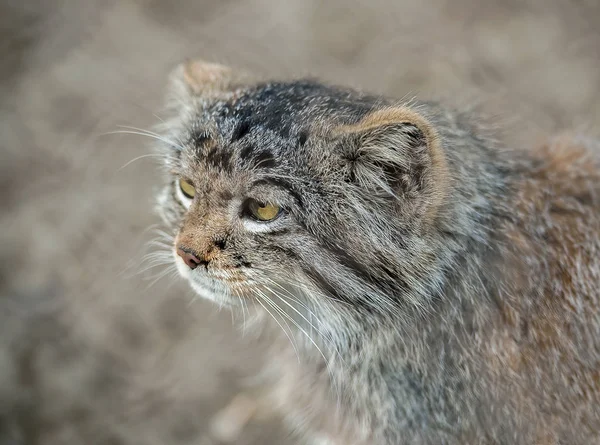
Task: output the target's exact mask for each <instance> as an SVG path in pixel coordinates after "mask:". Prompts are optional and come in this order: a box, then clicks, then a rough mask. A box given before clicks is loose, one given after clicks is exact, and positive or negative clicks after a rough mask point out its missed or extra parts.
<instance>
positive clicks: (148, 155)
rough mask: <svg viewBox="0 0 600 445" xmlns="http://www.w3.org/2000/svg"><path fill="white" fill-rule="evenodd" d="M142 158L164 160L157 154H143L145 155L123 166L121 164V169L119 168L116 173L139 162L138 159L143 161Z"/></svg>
mask: <svg viewBox="0 0 600 445" xmlns="http://www.w3.org/2000/svg"><path fill="white" fill-rule="evenodd" d="M144 158H164V155H159V154H154V153H149V154H145V155H141V156H137V157H135V158H133V159H132V160H130V161H128V162H126V163H125V164H123V165H122V166H121V167H119V169H118V170H117V171H118V172H120V171H121V170H123V169H124V168H127V167H129V166H130V165H131V164H133V163H134V162H135V161H139V160H140V159H144Z"/></svg>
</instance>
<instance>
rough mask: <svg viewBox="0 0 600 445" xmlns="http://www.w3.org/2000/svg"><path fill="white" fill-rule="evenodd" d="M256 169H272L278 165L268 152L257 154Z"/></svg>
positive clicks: (255, 157) (255, 156)
mask: <svg viewBox="0 0 600 445" xmlns="http://www.w3.org/2000/svg"><path fill="white" fill-rule="evenodd" d="M253 161H254V167H255V168H272V167H275V166H276V165H277V161H275V158H274V157H273V155H272V154H271V152H270V151H268V150H263V151H260V152H258V153H256V154H255V155H254V157H253Z"/></svg>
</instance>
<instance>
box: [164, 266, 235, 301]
mask: <svg viewBox="0 0 600 445" xmlns="http://www.w3.org/2000/svg"><path fill="white" fill-rule="evenodd" d="M175 263H176V264H177V270H178V271H179V274H180V275H181V276H182V277H183V278H184V279H185V280H186V281H188V282H189V283H190V285H191V287H192V289H193V290H194V291H195V292H196V294H198V295H199V296H200V297H202V298H204V299H206V300H210V301H213V302H215V303H217V304H218V305H219V306H235V305H236V300H235V299H234V298H231V297H230V296H229V295H228V290H227V288H226V287H225V286H224V285H223V284H221V283H219V282H218V281H216V280H214V279H211V278H208V277H201V276H200V275H199V274H198V273H195V272H193V271H190V269H189V268H188V267H187V266H186V265H185V264H184V263H183V261H181V260H180V259H176V261H175Z"/></svg>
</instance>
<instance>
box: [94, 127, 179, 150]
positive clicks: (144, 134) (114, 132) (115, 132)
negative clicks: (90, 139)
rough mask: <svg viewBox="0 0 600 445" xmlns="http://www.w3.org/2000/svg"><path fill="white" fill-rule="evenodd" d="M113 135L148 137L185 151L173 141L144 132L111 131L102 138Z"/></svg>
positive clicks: (103, 134)
mask: <svg viewBox="0 0 600 445" xmlns="http://www.w3.org/2000/svg"><path fill="white" fill-rule="evenodd" d="M111 134H136V135H138V136H146V137H149V138H151V139H156V140H157V141H160V142H164V143H165V144H167V145H170V146H172V147H175V148H178V149H179V150H183V149H184V148H183V147H181V146H180V145H179V144H176V143H175V142H173V141H170V140H168V139H165V138H164V137H162V136H157V135H154V134H150V133H144V132H142V131H130V130H117V131H109V132H107V133H102V134H101V136H108V135H111Z"/></svg>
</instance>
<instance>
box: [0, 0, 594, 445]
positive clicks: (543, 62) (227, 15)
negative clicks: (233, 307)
mask: <svg viewBox="0 0 600 445" xmlns="http://www.w3.org/2000/svg"><path fill="white" fill-rule="evenodd" d="M186 57H202V58H204V59H209V60H214V61H217V62H221V63H225V64H232V65H235V66H240V67H244V68H246V69H250V70H254V71H256V72H258V73H260V74H266V75H272V76H274V77H279V76H285V77H290V76H299V75H308V74H310V75H317V76H320V77H322V78H323V79H325V80H327V81H331V82H334V83H340V84H348V85H351V86H356V87H360V88H364V89H368V90H371V91H374V92H382V93H386V94H390V95H395V96H398V97H402V96H405V95H408V96H413V95H417V96H419V97H421V98H430V99H441V100H445V101H448V102H450V103H452V104H454V105H457V106H469V107H476V108H477V109H479V110H480V111H481V112H482V113H484V114H485V115H486V116H487V117H486V119H487V121H488V122H489V123H491V125H493V126H495V127H497V128H498V131H499V132H500V133H501V134H502V137H503V138H504V140H505V141H506V143H508V144H512V145H522V146H525V145H532V144H537V143H539V142H540V141H542V140H543V139H544V138H546V137H548V136H550V135H554V134H557V133H560V132H563V131H571V130H573V131H583V132H586V133H588V134H590V135H592V136H598V135H599V134H600V133H599V130H600V2H598V1H597V0H589V1H585V0H580V1H569V0H562V1H560V0H539V1H533V0H528V1H525V0H504V1H481V0H370V1H367V0H365V1H356V0H328V1H325V0H322V1H318V0H285V1H284V0H180V1H167V0H137V1H135V0H119V1H117V0H104V1H100V0H98V1H92V0H70V1H68V0H63V1H60V0H24V1H23V0H22V1H16V0H0V444H2V445H8V444H17V443H24V444H59V445H61V444H79V443H81V444H83V443H85V444H101V443H102V444H114V445H120V444H174V445H175V444H204V443H205V442H203V441H202V439H200V437H201V436H202V434H203V432H204V431H205V429H206V423H207V421H208V419H209V418H210V416H211V414H212V413H214V412H215V410H217V409H218V408H220V407H221V406H223V405H224V404H225V403H226V402H227V400H228V399H229V397H231V395H232V394H233V393H234V392H235V391H236V386H237V382H238V381H239V378H240V377H242V376H245V375H248V374H249V373H251V372H252V371H253V370H255V369H256V367H257V365H259V364H260V360H261V354H260V349H259V348H258V347H256V346H252V342H251V341H250V340H249V339H242V338H241V337H240V336H239V335H238V334H237V333H236V331H235V329H234V327H233V324H232V318H231V315H230V314H229V313H226V312H223V313H219V312H218V311H216V310H215V309H214V308H213V307H212V306H211V305H210V304H208V303H205V302H202V301H197V300H194V301H193V295H192V293H191V291H190V290H188V289H187V287H186V286H184V285H182V283H180V282H179V280H178V279H177V278H176V277H174V276H169V275H167V276H164V277H162V278H160V275H161V272H163V271H164V270H165V269H164V267H162V268H161V267H156V268H150V269H149V270H146V271H144V269H145V268H147V267H149V266H150V265H151V264H148V262H147V261H146V262H145V261H143V260H142V259H143V255H144V253H146V252H147V249H146V248H145V247H144V246H145V244H146V243H147V242H148V240H150V239H151V238H152V236H153V235H152V231H151V230H150V229H149V228H151V227H155V226H156V225H157V224H158V223H159V221H158V218H157V217H156V216H155V215H154V214H153V205H154V203H153V187H154V185H155V184H156V174H157V169H156V167H155V165H154V164H153V162H152V158H141V159H138V160H136V161H135V162H132V163H131V164H128V162H129V161H131V160H133V159H134V158H137V157H139V156H141V155H144V154H146V153H149V143H150V140H146V139H144V138H142V137H139V136H128V135H107V134H106V133H108V132H113V131H116V130H119V129H120V127H119V126H122V125H128V126H134V127H139V128H144V129H147V128H150V127H151V126H152V125H153V124H155V123H156V122H157V117H156V116H155V113H157V114H159V113H160V107H161V101H162V98H163V94H164V89H165V85H166V77H167V74H168V72H169V71H170V70H171V69H172V68H173V67H174V66H175V65H176V64H177V63H179V62H180V61H182V60H183V59H184V58H186ZM126 164H128V165H126ZM156 278H159V279H158V280H156ZM287 436H288V435H287V433H285V432H284V431H283V430H282V429H281V428H280V427H279V426H278V424H277V421H273V422H271V423H269V424H261V425H254V426H252V427H251V428H250V429H249V430H248V431H247V432H246V433H244V435H243V436H242V438H241V439H240V441H239V442H238V443H240V444H275V443H282V444H284V443H285V444H288V443H289V444H291V443H296V442H295V441H294V439H293V438H290V437H287Z"/></svg>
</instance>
